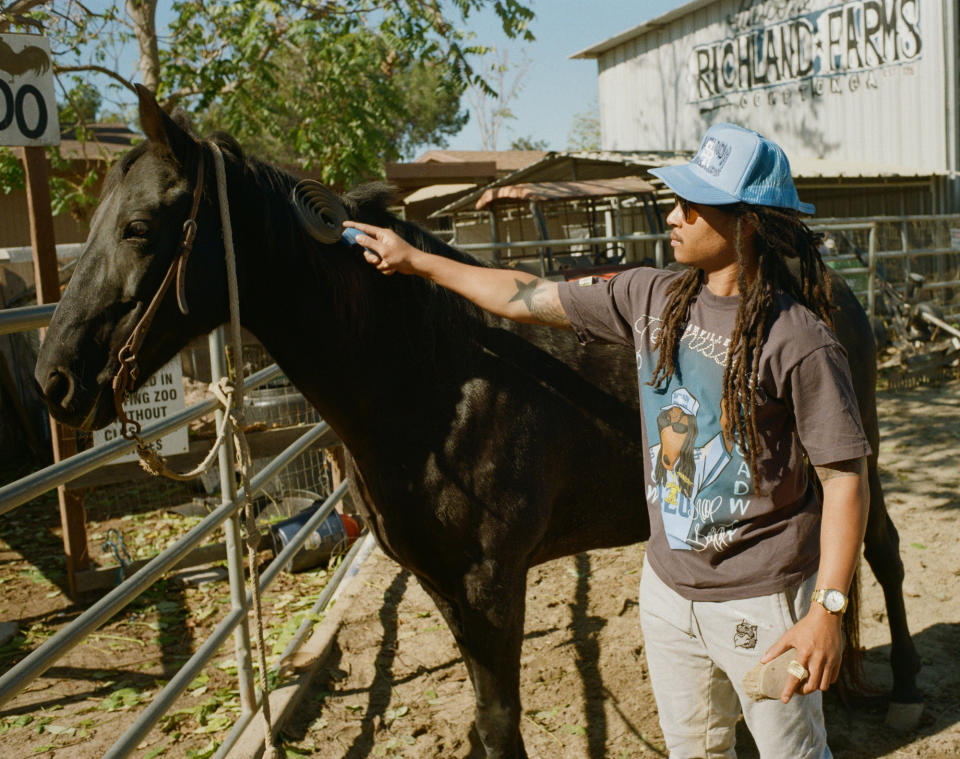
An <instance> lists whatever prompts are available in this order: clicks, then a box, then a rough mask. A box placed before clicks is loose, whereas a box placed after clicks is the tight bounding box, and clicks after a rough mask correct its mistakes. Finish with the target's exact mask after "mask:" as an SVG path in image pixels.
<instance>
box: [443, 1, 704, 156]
mask: <svg viewBox="0 0 960 759" xmlns="http://www.w3.org/2000/svg"><path fill="white" fill-rule="evenodd" d="M684 2H686V0H532V2H531V5H532V7H533V10H534V12H535V13H536V14H537V17H536V19H535V20H534V22H533V23H532V24H531V30H532V31H533V33H534V34H535V35H536V37H537V39H536V41H535V42H523V43H520V42H514V41H511V40H508V39H507V38H506V37H505V36H504V34H503V31H502V30H501V29H500V26H499V24H498V23H497V22H496V14H495V13H493V12H492V11H491V12H489V13H485V14H482V15H481V16H479V17H477V18H476V19H474V17H473V16H471V18H470V21H471V22H472V23H471V24H470V28H471V31H473V32H474V33H475V34H476V35H477V41H478V42H480V43H482V44H485V45H490V46H494V47H497V48H501V49H507V50H509V51H510V60H511V61H513V60H520V59H521V57H522V53H523V52H526V54H527V56H528V57H529V59H530V66H529V68H528V69H527V71H526V74H525V76H524V78H523V79H522V80H521V81H522V83H523V89H522V91H521V92H520V95H519V97H518V98H517V99H516V101H515V102H513V103H511V104H510V108H511V111H512V112H513V113H514V114H515V116H516V119H513V120H509V121H507V122H505V124H504V127H503V128H502V129H501V131H500V137H499V140H498V144H497V147H498V148H500V149H504V148H507V147H509V146H510V143H511V142H512V141H513V140H514V139H516V138H518V137H531V138H533V139H540V140H546V142H547V144H548V146H549V147H550V148H551V149H554V150H563V149H565V148H566V147H567V138H568V135H569V133H570V128H571V126H572V123H573V117H574V115H575V114H577V113H582V112H585V111H591V110H593V109H595V107H596V100H597V64H596V61H593V60H573V61H572V60H570V56H571V55H572V54H573V53H576V52H578V51H580V50H583V49H584V48H586V47H590V46H591V45H593V44H595V43H597V42H601V41H602V40H605V39H607V38H609V37H612V36H614V35H615V34H619V33H620V32H622V31H625V30H626V29H629V28H630V27H633V26H636V25H637V24H641V23H643V22H644V21H649V20H650V19H653V18H656V17H657V16H659V15H661V14H663V13H666V12H667V11H669V10H672V9H673V8H677V7H679V6H681V5H683V4H684ZM464 102H465V105H467V107H468V108H469V103H468V102H467V101H464ZM480 146H481V140H480V131H479V129H478V128H477V125H476V123H475V122H474V121H473V120H472V119H471V122H470V123H468V124H467V126H466V127H465V128H464V129H463V131H462V132H460V134H458V135H457V136H455V137H454V138H452V139H451V140H450V142H449V145H448V147H449V148H450V149H452V150H476V149H479V148H480Z"/></svg>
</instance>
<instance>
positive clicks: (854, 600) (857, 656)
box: [838, 567, 875, 694]
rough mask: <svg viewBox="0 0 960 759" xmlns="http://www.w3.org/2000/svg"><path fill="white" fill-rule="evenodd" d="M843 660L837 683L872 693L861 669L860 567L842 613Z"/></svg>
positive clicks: (846, 689) (855, 691)
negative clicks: (844, 610)
mask: <svg viewBox="0 0 960 759" xmlns="http://www.w3.org/2000/svg"><path fill="white" fill-rule="evenodd" d="M842 628H843V638H844V646H843V661H842V663H841V665H840V680H839V683H838V684H839V685H840V687H841V689H842V690H843V691H844V692H847V693H852V694H865V693H872V692H874V691H875V689H874V688H873V687H872V686H870V685H869V684H868V683H867V679H866V673H865V672H864V669H863V648H862V647H861V646H860V568H859V567H857V571H856V572H855V573H854V575H853V582H852V583H850V603H849V604H847V610H846V612H845V613H844V615H843V623H842Z"/></svg>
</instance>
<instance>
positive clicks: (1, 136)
mask: <svg viewBox="0 0 960 759" xmlns="http://www.w3.org/2000/svg"><path fill="white" fill-rule="evenodd" d="M59 143H60V124H59V120H58V115H57V99H56V97H55V95H54V90H53V61H52V59H51V58H50V43H49V42H47V38H46V37H41V36H39V35H36V34H0V145H58V144H59Z"/></svg>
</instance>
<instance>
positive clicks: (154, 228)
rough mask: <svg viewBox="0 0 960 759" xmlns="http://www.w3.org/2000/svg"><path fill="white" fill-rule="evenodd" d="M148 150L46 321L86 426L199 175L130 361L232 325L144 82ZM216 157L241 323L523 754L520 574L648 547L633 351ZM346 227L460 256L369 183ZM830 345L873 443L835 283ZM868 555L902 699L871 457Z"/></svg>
mask: <svg viewBox="0 0 960 759" xmlns="http://www.w3.org/2000/svg"><path fill="white" fill-rule="evenodd" d="M140 115H141V121H142V125H143V129H144V131H145V133H146V136H147V141H146V142H144V143H143V144H141V145H139V146H137V147H136V148H134V149H133V150H132V151H130V152H129V153H128V154H127V155H126V156H125V157H124V158H123V159H122V160H121V161H120V162H119V163H118V165H117V166H116V167H115V168H114V169H113V171H112V172H111V174H110V176H109V177H108V179H107V182H106V184H105V187H104V190H103V194H102V198H101V201H100V206H99V208H98V210H97V212H96V214H95V216H94V218H93V220H92V225H91V233H90V237H89V239H88V241H87V244H86V247H85V250H84V253H83V256H82V257H81V259H80V262H79V264H78V266H77V269H76V271H75V273H74V275H73V278H72V280H71V282H70V285H69V287H68V288H67V290H66V292H65V293H64V296H63V299H62V300H61V301H60V305H59V306H58V308H57V311H56V313H55V315H54V318H53V321H52V323H51V325H50V329H49V331H48V333H47V337H46V340H45V341H44V344H43V347H42V350H41V353H40V358H39V361H38V364H37V371H36V376H37V379H38V381H39V383H40V385H41V386H42V388H43V391H44V394H45V397H46V399H47V402H48V404H49V406H50V409H51V413H52V414H53V415H54V416H55V417H56V418H57V419H59V420H61V421H63V422H64V423H66V424H70V425H74V426H86V427H100V426H102V425H105V424H107V423H108V422H110V421H111V420H112V419H113V418H114V415H115V412H114V405H113V399H112V392H111V390H110V382H111V378H112V377H113V376H114V375H115V374H116V372H117V368H118V360H117V351H118V349H119V347H120V346H121V345H122V344H123V342H124V341H125V340H126V339H127V336H128V334H129V333H130V331H131V329H132V328H133V326H134V325H135V324H136V322H137V320H138V319H139V318H140V316H141V314H142V313H143V311H144V310H145V308H146V304H147V303H148V302H149V301H150V299H151V298H152V296H153V294H154V292H155V291H156V290H157V288H158V286H159V283H160V281H161V279H162V278H163V277H164V272H165V271H166V270H167V268H168V267H169V266H170V262H171V260H173V258H174V256H175V255H176V252H177V250H176V249H177V248H178V241H179V238H180V230H181V227H182V225H183V222H184V220H185V219H186V218H187V217H188V215H189V213H190V208H191V202H192V201H191V198H192V196H193V191H194V185H195V184H196V177H197V171H198V168H199V164H200V163H203V164H204V165H205V166H207V167H208V168H207V172H206V176H207V177H208V179H207V180H206V182H205V186H204V187H203V188H202V196H198V198H199V211H198V216H197V222H198V229H199V231H198V233H197V238H196V242H195V246H194V252H193V254H192V255H191V257H190V259H189V265H188V266H187V269H186V282H185V284H186V287H185V296H186V301H187V305H188V307H189V315H188V316H185V315H183V314H182V313H181V311H180V310H179V309H178V308H177V304H176V299H175V298H173V297H172V295H171V296H168V297H165V298H164V299H163V301H162V302H161V304H160V308H159V310H158V312H157V314H156V317H155V319H154V321H153V323H152V326H151V327H150V329H149V332H148V333H147V336H146V340H145V342H144V344H143V348H142V350H141V351H140V353H139V364H140V370H141V371H140V377H141V378H144V377H148V376H149V375H150V374H151V372H153V371H154V370H156V369H157V368H158V367H160V366H161V365H162V364H163V363H164V362H165V361H167V360H168V359H170V358H171V357H172V356H174V355H175V354H176V353H177V351H179V350H180V349H181V348H182V347H183V346H184V345H186V343H187V342H188V341H189V340H191V339H192V338H193V337H195V336H197V335H202V334H205V333H206V332H208V331H209V330H210V329H212V328H213V327H215V326H217V325H218V324H221V323H222V322H224V321H225V319H226V317H227V296H226V292H227V287H226V282H225V277H226V273H225V265H224V261H223V259H224V254H223V242H222V239H221V227H220V220H219V216H218V213H217V210H216V208H217V195H216V188H215V184H214V181H213V179H212V175H213V172H212V171H211V170H210V167H212V166H213V158H212V153H211V147H210V145H209V144H203V143H200V142H198V141H197V140H196V139H195V138H194V137H193V136H192V135H191V134H190V133H189V131H188V130H187V129H186V127H185V126H183V125H181V124H179V123H177V122H175V121H174V120H172V119H171V118H170V117H168V116H167V115H166V114H165V113H163V111H161V110H160V108H159V107H158V106H157V103H156V101H155V100H154V98H153V97H152V96H151V95H150V94H149V93H148V92H147V91H146V90H143V89H141V90H140ZM215 141H216V143H217V144H218V145H219V146H220V148H221V149H222V150H223V152H224V155H225V159H226V171H227V178H228V187H229V192H228V195H229V203H230V209H231V214H232V220H233V221H232V225H233V237H234V240H235V241H236V248H237V249H236V257H237V267H238V272H239V280H240V303H241V319H242V322H243V324H244V326H245V327H246V328H247V329H249V330H250V331H251V332H252V333H253V334H255V335H256V336H257V337H258V338H259V339H260V341H261V342H262V343H263V344H264V346H265V347H266V348H267V350H268V351H269V352H270V354H271V355H272V356H273V357H274V358H275V360H276V361H277V363H278V364H279V365H280V366H281V367H282V368H283V370H284V372H285V373H286V374H287V376H288V377H289V378H290V380H291V381H292V382H293V383H294V384H295V385H296V386H297V387H298V388H299V389H300V390H301V391H302V392H303V394H304V395H305V396H306V397H307V398H308V399H309V400H310V401H311V402H312V403H313V404H314V405H315V406H316V407H317V409H318V410H319V411H320V413H321V414H322V415H323V417H324V418H325V419H326V420H327V421H328V422H329V423H330V424H331V426H332V427H333V428H334V429H335V430H336V431H337V433H338V434H339V435H340V437H341V439H342V440H343V442H344V443H345V444H346V446H347V447H348V449H349V450H350V452H351V454H352V457H353V462H354V471H353V475H354V477H355V480H356V482H357V484H358V488H359V490H360V493H361V495H362V499H361V500H362V501H363V502H365V503H366V504H367V508H368V509H369V512H370V513H369V514H367V515H366V516H367V517H368V522H369V524H370V525H371V527H372V529H373V531H374V532H375V534H376V536H377V538H378V540H379V542H380V545H381V546H382V547H383V549H384V551H385V552H386V553H387V554H388V555H390V556H391V557H392V558H393V559H395V560H396V561H397V562H399V563H400V564H401V565H403V566H404V567H406V568H407V569H409V570H410V571H411V572H412V573H413V574H415V575H416V577H417V579H418V580H419V581H420V583H421V584H422V585H423V587H424V589H425V590H426V591H427V593H429V595H430V596H431V597H432V598H433V600H434V601H435V602H436V604H437V606H438V607H439V609H440V611H441V612H442V614H443V615H444V617H445V619H446V621H447V623H448V625H449V627H450V630H451V631H452V633H453V635H454V637H455V638H456V641H457V644H458V646H459V648H460V651H461V652H462V654H463V658H464V661H465V662H466V665H467V669H468V671H469V674H470V678H471V681H472V683H473V686H474V689H475V693H476V723H475V724H476V728H477V731H478V734H479V737H480V740H481V741H482V743H483V746H484V747H485V749H486V752H487V756H489V757H491V758H495V759H516V758H518V757H524V756H526V752H525V751H524V748H523V742H522V740H521V738H520V732H519V719H520V697H519V687H518V682H519V665H520V647H521V640H522V635H523V620H524V590H525V583H526V575H527V570H528V568H529V567H530V566H532V565H534V564H537V563H540V562H544V561H547V560H549V559H553V558H556V557H559V556H564V555H568V554H573V553H577V552H581V551H584V550H587V549H591V548H598V547H605V546H616V545H624V544H628V543H633V542H636V541H641V540H645V539H646V538H647V537H648V536H649V524H648V521H647V514H646V508H645V506H644V502H643V494H644V492H645V488H644V482H643V475H642V467H641V466H640V462H641V461H642V456H643V455H644V451H642V450H641V443H640V440H641V436H640V417H639V411H638V403H637V397H636V396H637V391H636V382H637V377H636V368H635V364H634V358H633V355H632V352H631V351H629V350H624V349H623V348H622V347H616V346H590V347H587V348H583V347H581V346H579V345H578V344H577V343H576V341H575V339H574V337H573V335H572V334H571V333H567V332H561V331H555V330H550V329H546V328H538V327H524V326H520V325H516V324H513V323H506V322H501V321H499V320H497V319H494V318H493V317H490V316H488V315H486V314H484V313H482V312H480V311H479V310H478V309H476V308H475V307H473V306H472V305H470V304H469V303H467V302H465V301H464V300H462V299H461V298H459V297H457V296H455V295H452V294H450V293H448V292H446V291H443V290H441V289H438V288H436V287H435V286H433V285H431V284H429V283H427V282H424V281H423V280H421V279H419V278H417V277H401V276H396V277H383V276H380V275H379V274H378V273H377V272H376V271H374V270H373V269H372V268H371V267H370V266H368V265H367V264H366V263H364V262H363V261H362V260H361V258H360V256H359V255H358V254H357V253H356V252H355V251H353V250H351V249H349V248H348V247H347V246H346V245H344V244H342V243H336V244H332V245H327V246H324V245H321V244H319V243H317V242H315V241H314V240H313V239H312V238H310V237H309V236H308V235H307V234H305V232H304V231H303V229H302V228H301V225H300V223H299V222H298V220H297V217H296V216H295V214H294V211H293V209H292V207H291V205H290V203H289V197H290V191H291V188H292V186H293V184H294V182H295V179H294V178H293V177H291V176H290V175H288V174H286V173H284V172H282V171H280V170H278V169H276V168H273V167H271V166H269V165H266V164H263V163H260V162H258V161H254V160H251V159H245V158H244V157H243V155H242V154H241V151H240V149H239V147H238V146H237V145H236V143H235V142H234V141H233V140H231V139H229V138H227V137H223V136H221V137H217V138H215ZM343 200H344V203H345V205H346V206H347V209H348V211H349V213H350V215H351V218H355V219H358V220H362V221H366V222H369V223H372V224H377V225H382V226H389V227H392V228H393V229H395V230H396V231H398V232H399V233H400V234H401V235H403V236H404V237H406V238H407V239H409V240H410V241H411V242H413V243H414V244H416V245H418V246H421V247H423V248H426V249H428V250H431V251H434V252H438V253H440V254H442V255H447V256H451V257H455V258H458V259H462V260H466V259H467V257H466V256H464V255H463V254H461V253H458V252H457V251H455V250H453V249H451V248H449V247H447V246H445V245H443V244H442V243H440V242H439V241H438V240H436V239H435V238H432V237H430V236H428V235H427V234H426V233H424V232H422V231H421V230H419V229H418V228H416V227H414V226H413V225H411V224H408V223H406V222H404V221H401V220H399V219H397V218H395V217H394V216H392V215H390V214H389V213H388V212H387V211H386V210H385V203H386V196H385V194H384V190H383V188H382V187H374V188H373V189H366V190H360V191H358V192H355V193H352V194H349V195H347V196H346V197H345V198H344V199H343ZM841 295H842V296H843V301H842V309H843V311H844V316H843V318H840V319H838V322H839V324H840V325H841V333H842V334H841V338H842V339H843V342H844V344H845V345H846V346H847V349H848V351H849V352H850V355H851V365H852V366H853V368H854V377H855V381H856V383H857V389H858V392H859V397H860V400H861V404H862V411H863V416H864V421H865V423H866V425H867V428H868V430H869V432H870V436H871V442H872V443H873V445H874V450H876V443H877V420H876V412H875V408H874V390H873V388H874V381H875V371H876V370H875V358H874V356H873V353H872V350H873V349H872V346H873V338H872V335H871V331H870V326H869V323H868V322H867V320H866V318H865V316H864V314H863V311H862V309H861V308H860V307H859V305H857V303H856V300H855V299H854V298H853V297H852V295H850V293H849V291H848V290H846V289H843V290H842V291H841ZM870 485H871V490H872V493H873V500H872V503H871V513H870V523H869V529H868V536H867V556H868V559H869V560H870V562H871V565H872V566H873V568H874V571H875V573H876V574H877V576H878V577H879V578H880V581H881V583H882V584H883V586H884V589H885V592H886V594H887V605H888V609H889V616H890V620H891V629H892V632H893V637H894V651H893V660H894V672H895V697H897V698H901V699H909V698H910V697H915V696H916V691H915V673H916V671H917V658H916V653H915V651H914V649H913V646H912V643H911V640H910V637H909V633H908V632H907V628H906V621H905V618H904V609H903V603H902V598H901V580H902V576H903V569H902V564H901V562H900V559H899V554H898V550H897V534H896V531H895V530H894V528H893V525H892V523H891V522H890V520H889V518H888V516H887V513H886V510H885V507H884V503H883V497H882V494H881V491H880V485H879V481H878V479H877V472H876V458H875V457H873V458H872V459H871V461H870Z"/></svg>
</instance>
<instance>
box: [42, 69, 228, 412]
mask: <svg viewBox="0 0 960 759" xmlns="http://www.w3.org/2000/svg"><path fill="white" fill-rule="evenodd" d="M138 90H139V94H140V120H141V125H142V127H143V131H144V133H145V135H146V138H147V139H146V141H145V142H143V143H142V144H140V145H138V146H137V147H135V148H134V149H133V150H131V151H130V152H129V153H127V154H126V155H125V156H124V157H123V158H122V159H121V160H120V161H118V162H117V164H116V165H115V166H114V167H113V169H112V170H111V171H110V173H109V175H108V176H107V179H106V181H105V183H104V187H103V192H102V194H101V197H100V202H99V205H98V207H97V210H96V213H95V214H94V216H93V218H92V220H91V224H90V234H89V236H88V238H87V241H86V244H85V245H84V249H83V253H82V255H81V257H80V261H79V263H78V265H77V267H76V270H75V271H74V274H73V276H72V278H71V280H70V284H69V285H68V286H67V288H66V291H65V292H64V293H63V298H62V299H61V301H60V303H59V304H58V305H57V310H56V312H55V313H54V315H53V320H52V321H51V323H50V327H49V329H48V330H47V334H46V337H45V339H44V342H43V345H42V347H41V349H40V355H39V357H38V360H37V368H36V373H35V376H36V379H37V382H38V383H39V384H40V387H41V389H42V391H43V395H44V398H45V399H46V401H47V405H48V406H49V408H50V412H51V414H52V415H53V416H54V417H55V418H56V419H58V420H59V421H61V422H63V423H65V424H68V425H71V426H75V427H83V428H86V429H90V428H99V427H102V426H104V425H105V424H108V423H109V422H110V421H111V420H112V419H113V418H114V416H115V412H114V401H113V391H112V389H111V383H112V380H113V378H114V376H115V375H116V374H117V371H118V368H119V365H120V362H119V360H118V357H117V356H118V352H119V351H120V349H121V347H122V346H123V345H124V343H125V342H126V341H127V340H128V338H129V337H130V335H131V332H132V331H133V330H134V327H135V326H136V325H137V324H138V322H139V321H140V320H141V317H142V316H143V314H144V312H145V311H146V310H147V308H148V306H149V304H150V302H151V300H152V299H153V297H154V295H155V293H157V291H158V289H159V288H160V286H161V283H162V282H163V281H164V280H165V277H166V275H167V274H168V271H169V270H170V268H171V262H173V261H175V260H176V259H177V258H178V257H179V256H180V251H181V246H182V241H183V237H184V222H185V221H186V220H187V219H188V217H189V216H190V214H191V209H192V206H193V204H194V190H195V187H196V186H197V181H198V175H197V172H198V167H199V166H200V164H201V161H202V148H201V145H200V143H199V142H198V141H197V140H196V139H195V138H194V137H193V136H192V135H191V134H190V133H189V131H188V129H187V128H186V127H185V126H184V125H181V124H180V123H178V122H177V121H175V120H174V119H171V118H170V117H169V116H168V115H167V114H166V113H164V112H163V110H162V109H161V108H160V107H159V106H158V104H157V102H156V100H155V99H154V97H153V96H152V95H151V94H150V92H149V91H147V90H146V89H144V88H142V87H139V88H138ZM207 164H208V165H207V168H206V176H207V181H206V185H207V186H208V187H209V186H212V185H213V176H212V175H213V166H212V165H209V164H210V162H209V161H207ZM197 199H198V200H199V194H198V195H197ZM213 202H214V201H211V200H210V199H208V198H204V202H203V203H201V204H200V208H199V211H198V216H197V222H198V231H197V237H196V241H195V242H194V250H195V252H194V253H193V254H191V255H190V256H189V259H188V261H189V267H188V268H187V269H186V270H185V277H183V278H182V279H183V281H185V282H186V290H185V292H186V303H187V304H188V308H189V317H187V316H186V315H185V314H183V313H181V310H180V309H179V308H178V305H177V298H176V297H175V294H174V292H172V290H175V289H176V286H177V285H176V283H174V285H173V286H172V287H171V288H170V290H171V292H167V294H166V295H165V296H164V297H163V298H162V299H161V300H160V301H159V305H158V308H157V310H156V313H155V315H154V317H153V319H152V321H151V322H150V324H149V326H148V327H146V332H145V335H144V340H143V344H142V347H141V348H139V350H138V351H136V353H137V355H136V364H137V370H138V371H137V383H141V382H143V381H144V380H145V379H147V378H148V377H149V376H150V375H151V374H152V373H153V372H154V371H156V370H157V369H158V368H159V367H160V366H162V365H163V364H164V363H165V362H166V361H168V360H169V359H170V358H172V357H173V356H174V355H175V354H176V353H177V351H178V350H180V349H181V348H182V347H183V346H184V345H185V344H186V343H187V341H188V340H189V339H190V338H192V337H194V336H196V335H199V334H203V333H205V332H207V331H209V330H210V329H211V328H212V327H214V326H216V324H218V323H220V322H221V321H222V320H223V318H224V315H225V313H226V295H225V289H226V288H225V285H224V286H219V284H217V283H221V284H222V283H223V282H224V263H223V255H222V253H221V254H220V255H212V254H211V253H210V251H212V250H213V249H216V250H222V248H221V245H222V242H221V240H220V223H219V219H217V218H216V215H215V211H214V205H213Z"/></svg>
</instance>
